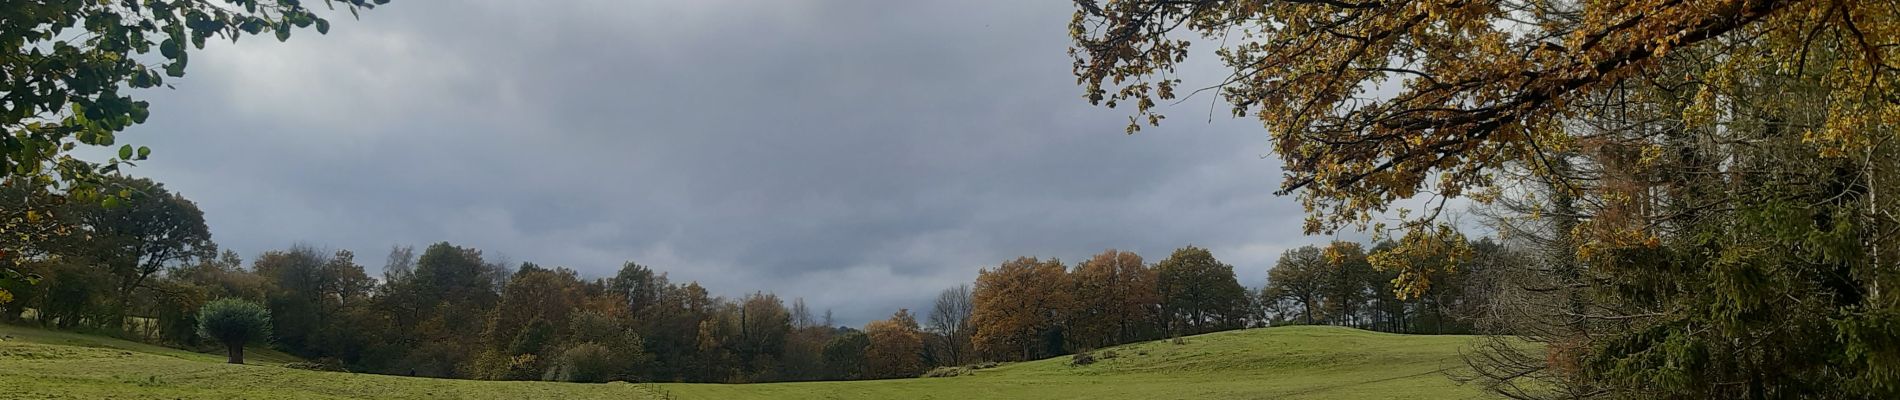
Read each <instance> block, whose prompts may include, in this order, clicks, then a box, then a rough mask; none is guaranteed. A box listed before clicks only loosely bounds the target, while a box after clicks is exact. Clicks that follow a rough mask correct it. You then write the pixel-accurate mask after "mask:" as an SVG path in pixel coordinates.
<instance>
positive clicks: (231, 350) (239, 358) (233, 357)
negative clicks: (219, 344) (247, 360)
mask: <svg viewBox="0 0 1900 400" xmlns="http://www.w3.org/2000/svg"><path fill="white" fill-rule="evenodd" d="M224 346H225V354H226V355H229V356H230V358H228V359H226V360H225V362H227V363H232V364H243V363H244V344H243V343H232V344H226V345H224Z"/></svg>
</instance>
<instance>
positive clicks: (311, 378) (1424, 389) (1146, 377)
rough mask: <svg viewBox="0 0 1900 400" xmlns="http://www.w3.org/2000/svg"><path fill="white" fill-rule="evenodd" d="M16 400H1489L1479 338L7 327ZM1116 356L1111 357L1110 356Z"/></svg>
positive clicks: (1266, 332)
mask: <svg viewBox="0 0 1900 400" xmlns="http://www.w3.org/2000/svg"><path fill="white" fill-rule="evenodd" d="M0 335H4V337H5V338H6V340H4V341H0V397H6V398H85V399H94V398H166V399H172V398H192V399H196V398H247V399H249V398H284V399H306V398H307V399H331V398H494V399H516V398H601V399H608V398H611V399H643V398H655V399H657V398H678V399H717V400H744V399H795V398H810V399H892V398H909V399H976V398H981V399H1010V398H1020V399H1065V398H1066V399H1096V398H1128V399H1205V398H1222V399H1284V398H1329V399H1338V398H1368V399H1383V398H1404V399H1408V400H1424V399H1460V398H1473V397H1482V396H1483V393H1481V392H1480V391H1479V390H1477V389H1476V388H1472V387H1468V386H1459V385H1457V384H1456V383H1455V382H1453V381H1451V380H1450V379H1448V378H1447V376H1446V373H1447V372H1453V371H1456V370H1457V369H1459V368H1462V367H1463V364H1462V363H1461V361H1460V360H1459V356H1458V349H1459V348H1460V347H1461V346H1464V345H1466V344H1468V343H1469V342H1470V340H1471V337H1469V336H1416V335H1397V334H1386V333H1375V332H1367V331H1360V330H1354V329H1347V328H1337V327H1281V328H1265V329H1250V330H1241V331H1230V332H1221V333H1213V334H1207V335H1199V336H1190V337H1186V338H1184V339H1183V340H1181V341H1179V342H1175V341H1167V340H1163V341H1154V342H1145V343H1136V344H1130V345H1123V346H1117V347H1112V348H1108V349H1103V350H1099V351H1096V352H1094V353H1092V354H1094V355H1095V357H1096V358H1097V360H1098V361H1097V362H1095V363H1093V364H1088V365H1072V363H1071V358H1070V357H1067V356H1065V357H1057V358H1051V359H1045V360H1038V361H1030V362H1022V363H1013V364H1005V365H1001V366H997V367H994V368H986V369H980V370H970V371H965V373H964V374H962V375H959V376H955V377H945V378H916V379H894V380H880V381H849V382H798V383H760V384H681V383H665V384H629V383H608V384H573V383H548V382H493V381H468V380H452V379H431V378H412V377H399V376H383V375H369V374H351V373H339V372H321V371H307V370H299V369H291V368H284V367H281V363H282V362H285V361H288V360H292V359H291V358H289V357H288V356H282V355H280V354H271V353H269V352H266V353H265V354H258V355H256V356H254V357H253V360H252V361H253V363H254V365H229V364H223V363H222V362H221V361H222V356H219V355H210V354H198V353H193V352H188V351H183V350H177V349H170V348H164V347H158V346H151V345H146V344H140V343H134V342H127V341H121V340H116V339H110V338H101V337H96V336H88V335H80V334H73V333H64V332H52V331H45V330H38V329H32V328H22V327H14V326H0ZM1110 353H1113V354H1112V355H1110Z"/></svg>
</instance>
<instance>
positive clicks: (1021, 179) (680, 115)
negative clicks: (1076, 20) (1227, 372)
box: [120, 0, 1323, 324]
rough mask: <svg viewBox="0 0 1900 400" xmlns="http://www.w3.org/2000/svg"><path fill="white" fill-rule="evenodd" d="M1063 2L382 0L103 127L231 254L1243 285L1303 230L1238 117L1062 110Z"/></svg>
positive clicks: (887, 291) (858, 310)
mask: <svg viewBox="0 0 1900 400" xmlns="http://www.w3.org/2000/svg"><path fill="white" fill-rule="evenodd" d="M1071 7H1072V6H1070V5H1069V3H1068V2H1066V1H1034V2H1026V1H989V2H910V1H903V2H892V1H838V2H823V1H731V2H728V1H704V0H694V1H663V2H647V1H638V2H636V1H621V0H602V1H555V2H524V1H503V0H491V1H454V2H433V1H429V2H425V1H398V2H395V3H393V4H390V5H388V6H386V7H383V8H379V9H376V10H373V11H370V12H366V13H364V14H363V18H362V19H361V20H350V19H349V17H348V15H347V14H343V15H340V16H338V15H334V14H332V17H333V18H332V19H333V22H334V24H333V25H334V27H333V29H332V30H331V32H330V34H329V35H328V36H318V35H316V34H315V33H314V32H311V31H299V32H298V34H297V35H295V36H293V37H292V38H291V40H290V41H289V42H287V43H277V42H276V41H275V40H271V39H269V38H248V39H246V40H244V41H243V42H240V43H237V44H236V45H231V44H230V43H228V42H225V43H214V44H212V46H211V47H209V48H207V49H206V50H204V51H200V52H197V53H193V54H192V56H191V65H190V71H189V75H188V76H187V77H186V78H184V79H168V80H167V83H171V84H174V85H175V86H176V89H172V90H149V91H144V92H141V93H140V95H142V96H144V99H147V100H150V101H152V103H153V106H152V107H153V110H154V111H153V116H152V118H151V119H150V121H149V122H148V123H147V124H145V125H141V126H138V127H136V128H133V131H132V132H131V133H128V134H125V135H122V136H120V137H121V138H122V139H121V142H122V143H128V142H129V143H132V144H134V145H148V146H150V147H152V148H153V150H154V153H153V155H152V157H153V159H152V160H150V161H147V162H143V163H141V165H140V166H139V167H137V168H134V169H132V173H133V174H136V175H142V176H148V177H152V178H155V179H157V180H159V181H161V182H164V183H165V184H166V185H167V186H168V187H170V188H172V189H173V190H175V191H177V192H180V193H183V194H184V195H185V196H186V197H188V198H190V199H192V200H194V201H196V202H197V203H198V204H199V206H200V207H202V208H203V209H204V211H205V213H206V218H207V219H208V220H209V221H208V222H209V223H210V225H211V229H212V232H213V238H214V239H215V240H216V241H217V242H218V243H219V244H220V245H221V246H223V247H224V248H226V249H231V250H236V251H237V252H239V253H240V254H242V255H243V256H244V257H245V258H246V259H247V260H249V259H251V258H254V257H255V256H256V254H258V253H259V252H262V251H266V250H272V249H281V248H285V247H288V246H290V245H292V244H297V243H304V244H310V245H315V246H319V247H328V248H341V249H350V250H353V251H355V252H356V253H357V255H358V256H357V257H358V260H359V261H360V262H362V263H363V264H365V265H366V266H367V267H368V268H369V269H370V270H371V273H372V274H375V273H376V271H378V270H380V269H381V267H382V263H383V257H384V254H385V253H386V252H387V251H388V249H389V248H390V246H392V245H414V246H416V247H418V249H419V248H421V247H423V246H427V245H428V244H430V243H433V242H437V241H449V242H452V243H455V244H457V245H463V246H473V247H477V248H480V249H482V250H483V251H484V252H485V253H486V254H487V255H488V256H490V257H491V259H492V258H495V257H501V258H505V259H507V260H512V261H514V262H521V261H533V262H536V263H539V264H541V265H543V266H566V267H570V268H573V269H575V270H578V271H580V272H581V273H582V274H584V275H587V276H590V277H602V276H610V275H611V274H612V273H613V272H614V270H615V269H617V268H618V267H619V266H620V264H621V263H622V262H624V261H629V260H631V261H636V262H639V263H642V264H646V265H649V266H653V267H655V268H657V269H659V270H662V271H665V272H667V273H668V274H669V275H670V276H671V277H672V279H673V280H675V281H677V282H685V281H699V282H701V283H702V284H704V285H706V286H707V287H708V288H709V289H710V290H712V291H713V292H714V293H715V294H720V295H727V296H737V295H741V294H743V293H747V292H750V291H753V290H766V291H771V292H776V293H778V294H779V295H780V296H781V297H784V298H786V299H787V300H788V301H789V299H791V298H796V297H803V298H805V299H806V301H807V302H808V303H809V304H810V305H811V306H812V307H814V308H817V309H820V310H822V309H826V308H830V309H835V310H836V312H837V315H838V317H839V320H840V322H843V323H849V324H859V323H862V322H864V321H866V320H870V319H874V318H881V317H883V316H885V315H888V314H889V313H891V312H892V311H895V310H896V309H897V308H900V307H909V308H912V309H918V308H923V307H925V306H927V305H928V301H929V299H930V298H931V297H933V296H934V295H935V293H936V292H937V291H938V290H940V289H943V288H946V287H950V286H954V285H957V284H960V283H966V282H971V281H972V280H974V279H975V277H976V271H977V270H978V269H979V268H982V267H985V266H990V265H995V264H997V263H999V262H1001V261H1003V260H1005V259H1009V258H1014V257H1017V256H1025V255H1034V256H1043V257H1059V258H1061V259H1062V260H1064V261H1068V262H1075V261H1080V260H1082V259H1084V258H1086V257H1087V256H1088V255H1090V254H1093V253H1096V252H1099V251H1101V250H1103V249H1107V248H1118V249H1124V250H1132V251H1135V252H1138V253H1139V254H1141V255H1142V256H1143V257H1144V258H1146V259H1147V260H1148V261H1149V262H1155V261H1159V260H1160V259H1161V258H1163V257H1166V256H1167V254H1168V252H1170V251H1171V250H1173V249H1174V248H1177V247H1180V246H1183V245H1187V244H1194V245H1198V246H1202V247H1207V248H1209V249H1211V250H1212V251H1213V252H1214V254H1215V256H1217V257H1219V258H1220V259H1222V260H1223V261H1226V262H1228V263H1230V264H1233V265H1234V266H1235V267H1236V271H1237V272H1238V274H1239V276H1240V278H1241V280H1242V283H1243V284H1245V285H1247V286H1259V285H1261V284H1262V283H1264V280H1265V276H1266V269H1267V268H1268V267H1269V266H1270V265H1271V264H1272V262H1273V260H1274V259H1275V258H1277V256H1278V255H1279V253H1280V252H1281V251H1282V250H1284V249H1287V248H1290V247H1296V246H1300V245H1304V244H1308V243H1316V242H1319V241H1322V240H1323V239H1322V238H1309V237H1304V236H1301V235H1300V232H1299V226H1300V223H1299V222H1300V218H1301V215H1300V213H1299V207H1298V205H1297V204H1296V203H1295V200H1294V199H1292V198H1290V197H1275V196H1273V195H1272V191H1273V190H1274V189H1275V188H1277V187H1278V185H1279V180H1280V172H1279V161H1278V160H1276V159H1274V158H1272V157H1269V156H1268V153H1269V148H1268V142H1267V140H1266V132H1265V130H1264V129H1263V128H1261V127H1260V125H1259V124H1258V123H1257V122H1256V121H1254V120H1252V119H1231V118H1227V117H1224V115H1225V114H1226V106H1225V105H1224V104H1211V103H1210V102H1209V100H1211V99H1210V98H1207V97H1202V98H1197V99H1194V100H1192V101H1189V102H1187V103H1184V104H1181V105H1179V106H1174V107H1172V108H1170V112H1171V115H1170V116H1171V118H1170V119H1169V123H1167V124H1165V125H1163V126H1162V127H1160V128H1150V129H1149V130H1147V131H1144V132H1142V133H1140V134H1137V135H1133V136H1129V135H1124V134H1123V133H1122V127H1123V125H1124V124H1125V123H1126V118H1125V117H1126V115H1127V114H1126V111H1125V110H1110V109H1104V108H1097V107H1092V106H1089V105H1088V104H1087V103H1086V102H1085V101H1083V100H1082V99H1081V97H1080V95H1081V89H1080V88H1079V87H1078V86H1076V85H1075V78H1074V77H1073V76H1071V75H1070V71H1069V68H1070V63H1071V61H1070V59H1069V58H1068V56H1067V54H1066V47H1067V45H1068V40H1069V39H1068V36H1067V26H1066V25H1067V23H1068V21H1069V18H1070V12H1071V10H1072V9H1071ZM260 39H261V40H260ZM1199 50H1201V52H1198V53H1196V54H1197V55H1200V56H1207V55H1208V53H1206V51H1208V50H1211V49H1207V48H1203V49H1199ZM1200 72H1202V73H1190V74H1189V75H1188V78H1189V79H1190V81H1189V82H1188V83H1189V84H1207V83H1210V82H1211V81H1209V80H1207V79H1206V78H1207V77H1209V76H1211V75H1212V73H1213V72H1216V71H1213V70H1212V69H1208V70H1207V71H1200ZM1197 77H1198V78H1202V79H1199V80H1198V81H1197V80H1196V78H1197ZM1210 111H1211V112H1212V113H1213V115H1215V116H1216V118H1214V119H1213V120H1212V121H1211V122H1210V121H1209V120H1208V118H1207V116H1208V114H1209V112H1210Z"/></svg>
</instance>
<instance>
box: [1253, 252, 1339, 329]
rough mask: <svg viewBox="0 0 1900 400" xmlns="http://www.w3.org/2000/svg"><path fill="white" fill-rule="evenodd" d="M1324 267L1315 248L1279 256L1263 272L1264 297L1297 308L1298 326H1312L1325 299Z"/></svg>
mask: <svg viewBox="0 0 1900 400" xmlns="http://www.w3.org/2000/svg"><path fill="white" fill-rule="evenodd" d="M1327 267H1328V263H1327V261H1326V255H1325V254H1324V253H1323V252H1322V251H1320V249H1319V247H1315V246H1301V247H1299V248H1296V249H1291V250H1287V251H1286V252H1284V253H1280V259H1279V260H1278V261H1275V262H1274V264H1273V269H1270V270H1267V287H1266V289H1265V292H1266V295H1267V296H1268V297H1271V298H1276V299H1282V300H1287V301H1292V302H1293V303H1295V304H1298V305H1299V307H1300V311H1299V313H1300V321H1301V323H1305V324H1312V323H1314V313H1315V312H1316V311H1321V309H1320V307H1321V304H1323V303H1322V301H1324V299H1325V294H1324V293H1325V288H1326V279H1325V277H1326V270H1327V269H1328V268H1327ZM1320 314H1321V315H1322V316H1323V315H1324V312H1320Z"/></svg>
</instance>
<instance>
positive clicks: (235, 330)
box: [198, 298, 270, 364]
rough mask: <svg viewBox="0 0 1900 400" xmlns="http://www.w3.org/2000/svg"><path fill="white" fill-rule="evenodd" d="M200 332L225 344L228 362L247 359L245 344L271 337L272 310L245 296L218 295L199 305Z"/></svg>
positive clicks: (238, 362)
mask: <svg viewBox="0 0 1900 400" xmlns="http://www.w3.org/2000/svg"><path fill="white" fill-rule="evenodd" d="M198 334H199V335H203V336H204V337H206V338H209V339H211V340H216V341H218V343H222V344H224V348H225V351H226V354H227V355H229V356H230V358H229V359H228V362H230V363H232V364H243V363H244V345H246V344H250V343H261V342H263V341H265V340H266V339H268V338H270V310H266V309H264V306H260V305H257V303H252V302H249V301H245V300H242V299H230V298H225V299H217V300H212V301H211V302H210V303H205V305H204V307H203V308H199V309H198Z"/></svg>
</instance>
